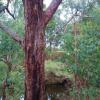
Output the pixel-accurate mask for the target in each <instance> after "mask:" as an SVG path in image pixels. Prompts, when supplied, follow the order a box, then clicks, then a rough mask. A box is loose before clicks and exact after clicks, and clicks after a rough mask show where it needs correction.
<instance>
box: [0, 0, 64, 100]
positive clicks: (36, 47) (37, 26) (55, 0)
mask: <svg viewBox="0 0 100 100" xmlns="http://www.w3.org/2000/svg"><path fill="white" fill-rule="evenodd" d="M61 1H62V0H52V2H51V4H50V6H49V7H48V8H47V9H46V11H43V0H23V5H24V13H25V37H24V39H21V38H20V37H19V36H18V34H17V33H16V32H13V31H12V30H11V29H10V28H8V27H7V26H5V25H4V24H3V23H2V22H1V21H0V28H1V29H2V30H3V31H5V32H6V33H8V34H9V35H10V36H11V37H12V38H13V39H14V40H15V41H17V42H18V43H19V44H21V46H22V47H23V49H24V52H25V100H45V98H44V91H45V82H44V81H45V75H44V49H45V39H44V36H45V34H44V31H45V28H46V25H47V24H48V22H49V21H50V20H51V18H52V16H53V14H54V13H55V11H56V10H57V8H58V6H59V5H60V3H61ZM9 2H10V0H8V4H7V6H5V7H4V8H3V9H2V10H1V11H5V10H7V11H8V13H9V14H10V15H12V14H11V13H10V12H9V10H8V5H9ZM13 17H14V16H13Z"/></svg>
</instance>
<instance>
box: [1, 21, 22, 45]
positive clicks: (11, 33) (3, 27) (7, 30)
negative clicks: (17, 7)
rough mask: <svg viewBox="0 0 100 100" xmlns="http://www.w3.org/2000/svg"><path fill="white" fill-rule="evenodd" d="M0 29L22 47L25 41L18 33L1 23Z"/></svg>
mask: <svg viewBox="0 0 100 100" xmlns="http://www.w3.org/2000/svg"><path fill="white" fill-rule="evenodd" d="M0 28H1V30H3V31H4V32H5V33H7V34H8V35H10V36H11V37H12V38H13V39H14V40H15V41H17V42H18V43H19V44H21V45H22V42H23V39H22V38H20V37H19V36H18V34H17V33H16V32H14V31H13V30H12V29H10V28H8V27H7V26H6V25H4V24H3V22H1V21H0Z"/></svg>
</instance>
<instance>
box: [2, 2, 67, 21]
mask: <svg viewBox="0 0 100 100" xmlns="http://www.w3.org/2000/svg"><path fill="white" fill-rule="evenodd" d="M1 1H3V2H4V3H5V4H6V3H7V0H1ZM51 2H52V0H44V4H45V5H46V8H47V7H48V6H49V5H50V3H51ZM61 8H62V6H59V9H61ZM65 15H66V12H65V11H62V13H61V14H60V15H59V16H60V18H61V20H63V21H64V20H66V18H65Z"/></svg>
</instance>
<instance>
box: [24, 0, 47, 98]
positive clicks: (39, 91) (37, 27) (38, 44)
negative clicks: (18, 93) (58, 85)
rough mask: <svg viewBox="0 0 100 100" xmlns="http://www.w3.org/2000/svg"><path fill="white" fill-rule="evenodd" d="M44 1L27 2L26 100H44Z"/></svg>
mask: <svg viewBox="0 0 100 100" xmlns="http://www.w3.org/2000/svg"><path fill="white" fill-rule="evenodd" d="M41 1H42V0H40V1H39V0H25V100H44V91H45V82H44V81H45V79H44V78H45V76H44V48H45V42H44V23H43V19H42V14H43V13H42V12H43V11H42V8H43V4H42V2H41Z"/></svg>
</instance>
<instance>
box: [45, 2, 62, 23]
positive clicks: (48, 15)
mask: <svg viewBox="0 0 100 100" xmlns="http://www.w3.org/2000/svg"><path fill="white" fill-rule="evenodd" d="M61 2H62V0H52V2H51V4H50V6H49V7H48V8H47V10H46V11H45V12H44V18H45V21H44V23H45V24H47V23H48V22H49V21H50V20H51V18H52V16H53V14H54V13H55V12H56V10H57V8H58V6H59V5H60V3H61Z"/></svg>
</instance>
